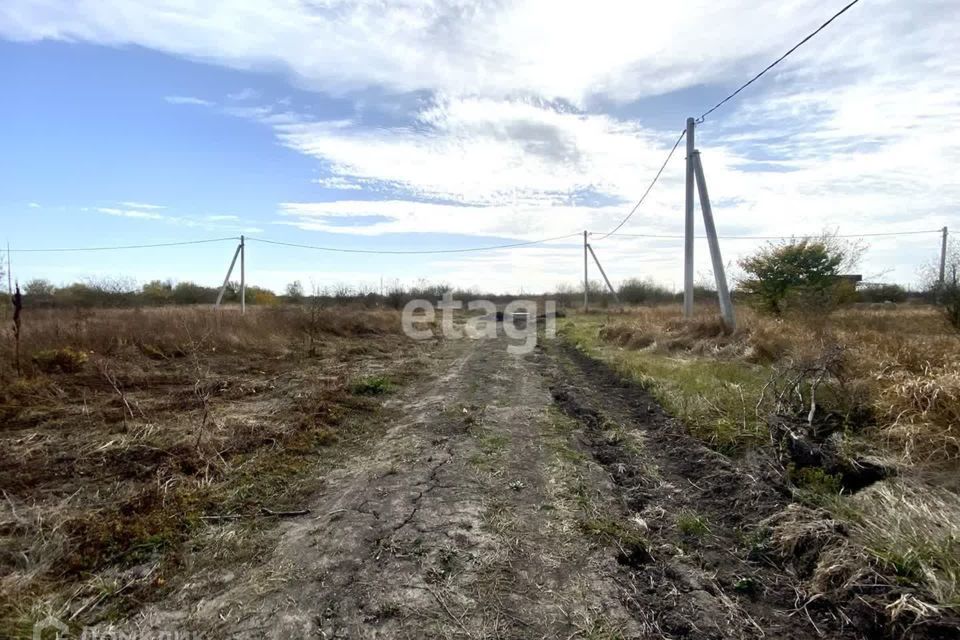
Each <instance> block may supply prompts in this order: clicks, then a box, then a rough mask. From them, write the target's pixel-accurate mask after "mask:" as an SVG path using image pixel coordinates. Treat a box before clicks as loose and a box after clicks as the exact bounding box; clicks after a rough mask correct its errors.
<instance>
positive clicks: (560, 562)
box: [0, 305, 960, 638]
mask: <svg viewBox="0 0 960 640" xmlns="http://www.w3.org/2000/svg"><path fill="white" fill-rule="evenodd" d="M739 317H740V326H739V328H738V330H737V331H736V332H734V333H732V334H729V333H727V332H725V331H723V328H722V327H721V326H720V325H719V324H718V323H717V321H716V320H715V319H714V318H713V315H712V314H711V313H709V311H704V312H703V314H702V315H701V316H699V317H698V318H696V319H694V320H692V321H689V322H684V321H682V320H681V319H680V317H679V309H678V308H677V307H676V306H674V305H671V306H663V307H637V308H628V309H626V310H617V311H610V312H609V313H607V312H602V313H601V312H594V313H589V314H582V313H575V312H570V313H568V315H567V317H566V318H562V319H560V320H559V321H558V324H559V337H558V339H557V340H550V339H547V338H546V337H545V336H542V335H541V338H542V339H541V340H540V344H539V345H538V347H537V349H536V350H535V351H533V352H532V353H529V354H525V355H516V354H510V353H508V352H507V350H506V346H507V344H508V343H509V339H507V338H506V337H504V336H502V335H501V336H500V337H498V338H497V339H495V340H492V339H490V340H467V339H460V340H455V339H447V338H443V337H441V335H440V331H439V327H435V333H436V334H437V336H436V338H434V339H431V340H427V341H423V342H414V341H412V340H410V339H409V338H407V337H406V336H404V335H403V333H402V331H401V323H400V316H399V313H398V312H394V311H387V310H369V309H362V308H354V307H334V308H325V309H321V308H315V307H311V306H310V305H302V306H292V305H291V306H279V307H274V308H255V309H252V310H251V311H250V312H248V314H247V315H246V316H241V315H239V313H237V312H236V311H235V310H228V311H222V312H214V311H212V310H210V309H208V308H200V307H168V308H156V309H131V310H95V311H78V310H69V311H67V310H52V309H51V310H42V311H33V312H30V313H29V314H25V320H24V331H23V341H22V344H21V346H20V372H19V373H18V372H17V370H16V364H15V362H16V355H15V352H14V347H13V342H12V340H11V339H10V335H9V332H8V333H6V334H4V335H3V343H2V346H0V383H2V387H0V389H2V390H0V440H2V442H0V456H2V457H0V487H2V489H3V500H2V503H0V567H2V571H0V575H2V578H0V607H2V608H0V631H2V632H5V634H6V635H12V636H17V635H22V636H23V637H29V636H30V633H31V628H32V625H33V624H34V622H36V621H38V620H40V619H42V618H44V617H45V616H48V615H52V616H54V617H56V618H57V619H58V620H61V621H63V622H64V623H66V624H67V625H69V626H70V627H71V628H72V629H73V630H74V631H76V632H79V631H80V630H81V629H84V628H86V629H93V630H96V631H99V632H101V633H121V632H122V633H134V632H135V633H139V634H143V637H157V634H161V633H172V632H174V631H177V632H180V631H182V632H191V633H195V634H198V635H200V636H202V637H211V638H213V637H224V636H228V635H229V636H234V637H263V636H264V635H271V636H274V635H275V636H276V637H289V636H290V635H294V634H295V635H297V636H298V637H299V636H300V635H303V636H304V637H307V636H319V637H373V636H377V637H411V638H419V637H468V638H482V637H537V638H539V637H564V638H574V637H582V638H633V637H654V638H655V637H664V638H681V637H691V638H694V637H695V638H730V637H738V638H741V637H742V638H760V637H765V638H813V637H836V638H874V637H890V638H901V637H910V638H948V637H957V633H958V630H960V623H958V617H957V616H958V613H960V612H958V608H960V586H958V578H960V500H958V497H957V491H958V489H960V486H958V483H957V480H956V473H955V469H956V462H957V458H958V457H960V439H958V433H957V429H958V425H960V369H958V366H960V365H958V363H960V339H958V336H957V334H956V333H952V332H951V331H950V330H949V328H948V326H947V324H946V323H945V322H944V321H943V319H942V318H941V316H940V315H938V312H937V311H936V310H935V309H932V308H929V307H924V306H909V305H907V306H896V305H882V306H876V307H873V306H857V307H850V308H846V309H842V310H840V311H837V312H835V313H834V314H832V315H830V316H829V317H789V318H785V319H772V318H770V317H767V316H761V315H757V314H754V313H752V312H750V311H748V310H743V309H742V310H740V314H739ZM462 320H463V318H462V317H458V320H457V322H458V323H459V322H462ZM151 634H153V635H151ZM0 635H4V633H0Z"/></svg>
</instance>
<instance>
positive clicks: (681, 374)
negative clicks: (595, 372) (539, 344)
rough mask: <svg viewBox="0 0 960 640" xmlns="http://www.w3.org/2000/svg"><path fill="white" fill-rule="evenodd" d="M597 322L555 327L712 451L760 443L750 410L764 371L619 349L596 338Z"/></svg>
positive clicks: (762, 434)
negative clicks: (650, 397)
mask: <svg viewBox="0 0 960 640" xmlns="http://www.w3.org/2000/svg"><path fill="white" fill-rule="evenodd" d="M602 324H603V319H602V318H599V317H589V316H588V317H576V318H566V319H563V320H561V321H560V323H559V335H560V337H561V338H562V339H563V340H565V341H567V342H569V343H570V344H573V345H575V346H576V347H577V348H579V349H580V350H581V351H583V352H584V353H586V354H588V355H590V356H591V357H594V358H597V359H599V360H602V361H604V362H606V363H607V364H609V365H611V366H612V367H613V368H614V369H615V370H616V371H617V372H618V373H619V374H620V375H622V376H624V377H625V378H627V379H630V380H633V381H634V382H637V383H638V384H640V385H641V386H642V387H643V388H645V389H647V390H648V391H650V393H651V394H652V395H653V396H654V397H655V398H656V399H657V400H658V401H659V402H660V403H661V404H662V405H663V406H664V408H665V409H667V411H669V412H670V413H671V414H673V415H675V416H677V417H679V418H681V419H682V420H683V421H684V422H685V423H686V425H687V427H688V428H689V429H690V431H691V432H692V433H693V434H694V435H695V436H697V437H698V438H700V439H701V440H704V441H705V442H707V443H708V444H710V446H712V447H713V448H714V449H717V450H719V451H723V452H726V453H733V452H735V451H737V450H740V449H743V448H746V447H749V446H751V445H755V444H759V443H760V442H763V441H765V439H766V438H767V427H766V424H765V422H764V421H763V420H761V419H759V418H758V417H757V415H756V411H755V406H756V403H757V399H758V398H759V397H760V394H761V390H762V389H763V385H764V383H765V382H766V381H767V379H768V378H769V369H768V367H765V366H761V365H753V364H749V363H745V362H733V361H725V360H716V359H711V358H707V357H697V356H686V357H677V356H675V355H669V354H662V353H656V352H654V351H638V350H631V349H622V348H620V347H617V346H615V345H612V344H608V343H606V342H604V341H603V340H602V339H601V338H600V327H601V325H602Z"/></svg>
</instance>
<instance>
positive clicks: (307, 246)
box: [247, 231, 580, 255]
mask: <svg viewBox="0 0 960 640" xmlns="http://www.w3.org/2000/svg"><path fill="white" fill-rule="evenodd" d="M579 235H580V232H579V231H578V232H576V233H568V234H566V235H563V236H556V237H555V238H543V239H541V240H530V241H529V242H514V243H511V244H500V245H492V246H488V247H470V248H466V249H415V250H409V251H389V250H380V249H341V248H339V247H321V246H317V245H312V244H297V243H295V242H280V241H278V240H267V239H265V238H247V241H249V242H262V243H264V244H275V245H280V246H283V247H296V248H298V249H313V250H315V251H332V252H335V253H366V254H382V255H423V254H437V253H468V252H471V251H493V250H496V249H512V248H514V247H527V246H530V245H535V244H543V243H544V242H552V241H554V240H564V239H566V238H572V237H573V236H579Z"/></svg>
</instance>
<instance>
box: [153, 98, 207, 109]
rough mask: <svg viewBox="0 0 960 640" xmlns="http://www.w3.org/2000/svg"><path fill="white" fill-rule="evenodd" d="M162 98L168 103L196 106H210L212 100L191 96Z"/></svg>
mask: <svg viewBox="0 0 960 640" xmlns="http://www.w3.org/2000/svg"><path fill="white" fill-rule="evenodd" d="M163 99H164V100H166V101H167V102H169V103H170V104H188V105H194V106H198V107H212V106H213V104H214V103H213V102H211V101H209V100H204V99H203V98H195V97H193V96H164V97H163Z"/></svg>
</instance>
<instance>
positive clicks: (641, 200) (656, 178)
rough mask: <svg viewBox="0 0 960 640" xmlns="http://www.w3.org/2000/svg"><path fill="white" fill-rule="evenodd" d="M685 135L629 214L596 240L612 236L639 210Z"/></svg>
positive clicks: (681, 134) (681, 138) (678, 139)
mask: <svg viewBox="0 0 960 640" xmlns="http://www.w3.org/2000/svg"><path fill="white" fill-rule="evenodd" d="M685 135H687V132H686V130H684V131H681V132H680V137H679V138H677V141H676V142H674V143H673V148H672V149H670V153H668V154H667V157H666V159H665V160H664V161H663V164H661V165H660V169H659V170H658V171H657V175H655V176H653V180H651V181H650V184H649V186H647V190H646V191H644V192H643V195H642V196H640V200H638V201H637V204H635V205H633V209H631V210H630V213H628V214H627V216H626V217H625V218H624V219H623V220H621V221H620V224H618V225H617V226H616V227H614V228H613V231H610V232H608V233H606V234H604V235H602V236H600V237H599V238H597V240H603V239H604V238H606V237H608V236H611V235H613V234H614V233H616V232H617V231H618V230H619V229H620V227H622V226H623V225H625V224H627V220H629V219H630V218H631V217H632V216H633V214H634V213H636V212H637V209H639V208H640V205H642V204H643V201H644V200H646V199H647V196H648V195H649V194H650V192H651V191H652V190H653V185H655V184H657V180H659V179H660V176H661V175H662V174H663V170H664V169H666V168H667V164H669V163H670V158H672V157H673V154H674V152H675V151H676V150H677V147H679V146H680V141H681V140H683V137H684V136H685Z"/></svg>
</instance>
